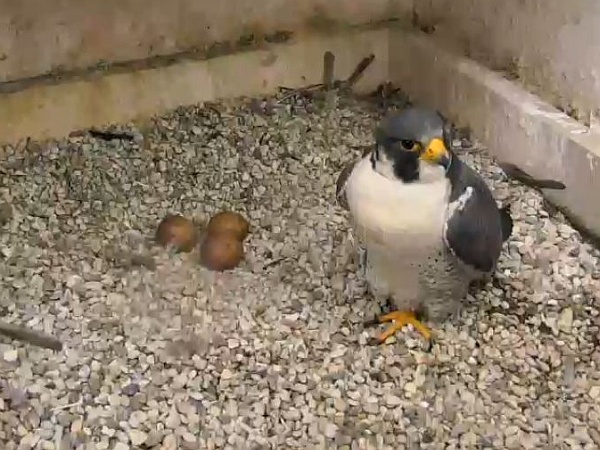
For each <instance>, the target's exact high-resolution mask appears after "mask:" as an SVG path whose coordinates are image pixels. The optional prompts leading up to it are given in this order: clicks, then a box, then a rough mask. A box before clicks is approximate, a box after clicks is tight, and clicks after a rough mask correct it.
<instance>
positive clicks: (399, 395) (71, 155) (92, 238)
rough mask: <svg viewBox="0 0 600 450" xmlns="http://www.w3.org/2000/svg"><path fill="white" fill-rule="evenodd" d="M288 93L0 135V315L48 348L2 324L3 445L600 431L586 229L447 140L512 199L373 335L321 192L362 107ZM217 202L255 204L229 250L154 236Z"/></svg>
mask: <svg viewBox="0 0 600 450" xmlns="http://www.w3.org/2000/svg"><path fill="white" fill-rule="evenodd" d="M287 97H289V98H288V99H287V100H286V102H283V101H282V102H279V103H275V102H273V101H271V102H267V103H265V104H260V102H259V101H250V100H240V101H237V102H230V103H219V104H214V105H210V106H206V105H205V106H204V107H194V108H181V109H179V110H177V111H174V112H172V113H170V114H168V115H165V116H163V117H160V118H155V119H153V121H151V122H149V123H147V124H138V126H137V127H135V126H134V125H128V126H127V127H125V129H127V130H130V131H132V132H133V139H132V140H122V139H121V140H119V139H113V140H109V141H107V140H102V139H99V138H93V137H90V136H89V135H84V134H79V135H73V136H71V137H69V138H68V139H65V140H63V141H60V142H55V143H49V144H44V145H43V146H41V145H37V144H35V143H32V142H30V143H28V144H27V148H25V149H24V148H21V149H12V148H4V149H3V150H2V154H0V157H1V158H2V159H1V161H2V162H1V163H0V179H1V182H0V201H2V202H4V204H3V205H2V206H1V207H0V224H2V228H0V231H1V233H0V258H1V259H2V264H0V278H1V282H0V317H2V318H3V319H4V320H5V321H7V322H11V323H18V324H26V325H28V326H30V327H32V328H34V329H36V330H40V331H46V332H50V333H52V334H54V335H55V336H57V337H58V338H59V339H60V340H61V341H62V342H63V344H64V348H63V350H62V351H60V352H53V351H52V350H46V349H41V348H36V347H32V346H28V345H24V344H19V343H16V342H11V341H9V340H7V339H5V338H0V383H1V385H0V387H1V395H0V448H4V449H6V450H12V449H43V450H52V449H56V450H68V449H86V450H87V449H90V450H91V449H98V450H104V449H115V450H128V449H164V450H170V449H172V450H175V449H178V448H180V449H190V450H194V449H271V448H272V449H286V448H289V449H419V448H423V449H443V448H447V449H454V448H456V449H458V448H465V449H471V448H473V449H476V448H480V449H483V448H498V449H500V448H506V449H520V448H525V449H534V448H542V449H543V448H548V449H563V448H564V449H590V450H591V449H597V448H599V446H600V431H599V430H600V371H599V368H600V350H599V346H598V343H599V335H600V316H599V307H598V301H599V298H600V275H599V271H598V269H599V256H600V255H599V252H598V251H597V250H595V249H594V248H593V247H592V246H590V245H589V244H586V243H585V242H583V241H582V238H581V236H580V235H579V233H578V232H577V231H575V230H574V229H573V228H572V227H571V226H570V225H569V224H568V223H567V222H566V221H565V220H564V218H563V217H562V215H561V214H560V213H556V212H553V211H549V210H547V208H546V207H545V206H544V203H543V201H542V198H541V196H540V195H539V193H537V192H536V191H534V190H532V189H529V188H526V187H524V186H521V185H517V184H516V183H514V182H509V181H507V180H506V179H505V178H504V177H503V175H502V173H501V171H500V170H499V169H498V167H497V166H495V165H494V163H493V161H492V160H491V159H490V158H489V156H487V155H486V153H485V151H484V150H481V149H479V150H478V149H475V150H474V151H464V152H462V157H463V158H465V159H466V160H467V161H468V162H469V163H471V164H473V165H475V166H476V167H477V168H479V169H480V170H481V171H482V173H484V174H485V176H486V178H487V179H488V180H489V182H490V183H491V185H492V187H493V188H494V191H495V194H496V196H497V198H498V199H499V200H500V201H502V202H506V201H509V202H511V204H512V212H513V216H514V218H515V221H516V223H515V232H514V235H513V237H512V238H511V239H510V241H509V243H508V244H507V245H506V247H505V252H504V254H503V256H502V259H501V261H500V265H499V270H498V273H497V277H496V279H495V280H494V282H493V284H490V285H489V286H488V288H487V289H485V290H483V291H481V292H478V293H477V294H476V295H475V297H471V298H469V305H468V307H467V308H466V309H465V310H464V311H463V312H462V314H461V316H460V317H459V318H458V319H456V320H453V321H451V322H448V323H446V324H444V325H443V326H442V327H439V328H435V329H434V332H435V333H436V344H435V345H434V347H433V349H432V351H431V352H425V351H424V349H423V345H422V342H421V340H420V339H419V336H418V335H417V334H416V333H415V332H414V330H411V329H407V330H406V331H405V332H404V333H401V334H399V335H398V336H397V337H396V340H395V342H393V343H392V344H391V345H384V346H373V345H369V344H368V343H367V342H368V340H369V338H370V337H371V336H374V335H375V333H376V332H377V331H378V329H377V328H367V327H365V326H364V322H365V321H366V320H369V319H371V318H373V316H374V315H375V314H378V313H379V312H381V311H382V310H383V308H385V305H379V304H377V303H376V302H375V301H374V300H372V299H371V298H370V297H369V295H368V294H366V291H365V285H364V281H363V279H362V276H361V274H360V273H359V272H358V271H357V267H356V264H357V261H356V258H355V256H354V251H353V247H352V245H353V244H352V238H351V236H350V233H349V231H348V222H347V216H346V213H345V212H344V211H342V209H341V208H339V207H338V206H337V205H336V204H335V201H334V191H335V179H336V177H337V175H338V173H339V171H340V169H341V167H342V165H343V164H344V163H346V162H347V161H349V160H350V159H351V158H353V157H355V156H356V155H359V154H360V153H361V152H362V149H363V148H364V147H365V146H367V145H369V144H371V142H372V137H371V130H372V128H373V126H374V124H375V123H376V120H377V119H378V117H379V114H380V111H379V110H378V109H377V108H374V107H372V106H371V105H369V104H367V103H365V102H362V101H358V100H352V99H349V98H342V99H339V105H337V106H336V107H332V104H331V98H330V99H329V100H328V103H327V104H325V105H321V104H319V102H308V101H304V102H303V101H300V100H295V99H294V98H292V97H290V96H289V95H288V96H287ZM290 99H291V100H290ZM263 112H264V113H263ZM222 209H232V210H235V211H237V212H240V213H242V214H243V215H244V216H245V217H247V218H248V219H249V220H250V222H251V224H252V230H251V235H250V236H249V238H248V240H247V241H246V242H245V248H246V252H247V255H246V259H245V262H244V263H243V264H242V265H241V266H240V267H238V268H237V269H235V270H233V271H230V272H225V273H221V274H214V273H210V272H208V271H206V270H204V269H202V268H201V267H200V266H199V265H198V263H197V258H198V255H197V254H195V253H191V254H184V255H181V254H172V253H168V252H167V251H165V250H163V249H161V248H158V247H156V246H154V245H153V244H152V242H151V239H150V238H151V237H152V235H153V233H154V230H155V227H156V225H157V224H158V222H159V220H160V219H161V218H162V217H163V216H164V215H165V214H167V213H181V214H184V215H186V216H188V217H193V218H196V219H198V220H205V219H207V218H208V217H209V216H210V215H211V214H213V213H215V212H217V211H219V210H222Z"/></svg>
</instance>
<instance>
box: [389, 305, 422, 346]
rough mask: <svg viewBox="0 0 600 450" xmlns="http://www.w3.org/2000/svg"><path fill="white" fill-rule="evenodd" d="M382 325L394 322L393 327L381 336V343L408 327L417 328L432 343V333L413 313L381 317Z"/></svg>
mask: <svg viewBox="0 0 600 450" xmlns="http://www.w3.org/2000/svg"><path fill="white" fill-rule="evenodd" d="M378 319H379V322H380V323H385V322H394V323H393V324H392V325H390V326H389V327H388V329H387V330H385V331H384V332H383V333H381V335H379V342H380V343H383V342H385V341H386V339H387V338H389V337H390V336H393V335H394V334H396V332H398V331H400V330H401V329H402V328H404V327H405V326H406V325H412V326H413V327H415V330H417V331H418V332H419V333H421V335H422V336H423V337H424V338H425V339H426V340H427V341H428V342H430V341H431V331H429V328H427V327H426V326H425V325H423V324H422V323H421V322H420V321H419V320H418V319H417V318H416V317H415V314H414V313H413V312H412V311H393V312H391V313H389V314H385V315H383V316H380V317H379V318H378Z"/></svg>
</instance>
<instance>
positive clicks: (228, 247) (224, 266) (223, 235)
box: [200, 230, 244, 272]
mask: <svg viewBox="0 0 600 450" xmlns="http://www.w3.org/2000/svg"><path fill="white" fill-rule="evenodd" d="M243 257H244V247H243V244H242V241H241V240H240V239H239V238H238V235H237V234H236V233H235V232H234V231H232V230H225V231H220V232H215V231H213V232H207V233H206V234H205V235H204V237H203V239H202V242H201V244H200V264H202V265H203V266H204V267H206V268H207V269H209V270H214V271H218V272H222V271H224V270H230V269H234V268H235V267H237V265H238V264H239V263H240V261H241V260H242V259H243Z"/></svg>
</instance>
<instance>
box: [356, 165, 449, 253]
mask: <svg viewBox="0 0 600 450" xmlns="http://www.w3.org/2000/svg"><path fill="white" fill-rule="evenodd" d="M439 170H441V172H440V174H441V176H437V177H436V176H434V175H436V174H435V173H431V172H434V171H438V168H437V167H432V166H429V165H423V167H422V168H421V172H422V173H423V172H425V173H423V174H422V175H423V178H426V179H427V180H428V181H427V182H423V183H421V182H417V183H409V184H405V183H402V182H401V181H399V180H392V179H389V178H386V177H384V176H382V175H380V174H378V173H377V172H375V171H374V170H373V169H372V167H371V162H370V161H369V158H368V157H367V158H364V159H363V160H361V161H360V162H359V163H358V164H357V165H356V166H355V168H354V170H353V172H352V174H351V175H350V177H349V178H348V181H347V183H346V198H347V200H348V207H349V209H350V213H351V215H352V221H353V224H354V226H355V228H356V231H357V232H360V234H363V236H359V237H361V238H364V239H366V241H370V240H374V241H383V242H382V243H385V244H386V245H392V246H395V245H401V246H403V247H404V246H412V244H413V243H417V242H415V241H421V240H422V238H425V237H427V238H430V237H431V236H438V237H441V230H442V228H443V225H444V219H445V214H446V207H447V202H448V195H449V191H450V189H449V183H448V181H447V179H446V178H445V177H444V176H443V169H441V168H440V169H439Z"/></svg>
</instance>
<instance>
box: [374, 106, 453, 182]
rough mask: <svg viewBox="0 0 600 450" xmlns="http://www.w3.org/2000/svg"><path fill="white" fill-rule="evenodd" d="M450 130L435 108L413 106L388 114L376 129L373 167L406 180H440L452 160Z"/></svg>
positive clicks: (392, 177) (389, 175) (391, 177)
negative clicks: (449, 142) (449, 143)
mask: <svg viewBox="0 0 600 450" xmlns="http://www.w3.org/2000/svg"><path fill="white" fill-rule="evenodd" d="M448 141H449V130H448V129H447V127H446V122H445V120H444V119H443V118H442V116H441V115H440V114H438V113H437V112H436V111H434V110H430V109H426V108H419V107H410V108H406V109H403V110H401V111H394V112H393V113H391V114H389V115H388V116H386V117H385V118H384V119H383V120H382V121H381V123H380V124H379V126H378V127H377V130H376V131H375V149H374V150H373V152H372V153H371V165H372V166H373V170H375V171H376V172H378V173H379V174H380V175H382V176H384V177H386V178H390V179H399V180H401V181H403V182H404V183H413V182H431V181H437V180H439V179H441V178H443V177H445V175H446V171H447V170H448V168H449V167H450V163H451V161H452V153H451V152H450V150H449V145H448Z"/></svg>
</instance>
